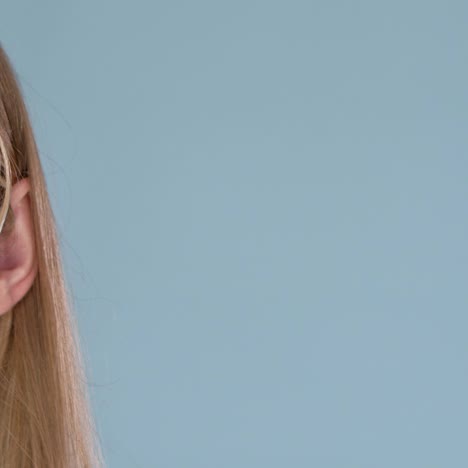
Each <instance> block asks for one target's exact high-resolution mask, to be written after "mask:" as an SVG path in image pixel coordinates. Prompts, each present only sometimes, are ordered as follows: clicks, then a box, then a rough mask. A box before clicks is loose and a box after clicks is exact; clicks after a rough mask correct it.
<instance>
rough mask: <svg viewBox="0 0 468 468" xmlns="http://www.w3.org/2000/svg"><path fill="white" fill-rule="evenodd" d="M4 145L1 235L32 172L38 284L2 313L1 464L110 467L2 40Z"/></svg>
mask: <svg viewBox="0 0 468 468" xmlns="http://www.w3.org/2000/svg"><path fill="white" fill-rule="evenodd" d="M0 153H1V154H0V226H1V228H2V229H1V232H0V240H2V238H7V237H8V234H9V233H10V232H11V229H12V227H13V226H14V223H15V219H14V215H13V211H12V210H11V207H10V192H11V187H12V185H13V184H14V183H15V182H17V181H18V180H20V179H22V178H24V177H28V178H29V180H30V184H31V190H30V193H29V196H30V202H31V217H32V223H33V230H34V237H35V248H36V254H37V260H38V273H37V276H36V277H35V279H34V282H33V284H32V287H31V288H30V289H29V290H28V292H27V293H26V294H25V295H24V296H23V297H22V299H21V300H20V301H19V302H17V303H16V304H15V305H14V306H13V307H12V308H11V310H9V311H7V312H6V313H4V314H2V315H1V316H0V467H2V468H26V467H28V468H32V467H34V468H69V467H70V468H75V467H76V468H83V467H89V468H94V467H103V466H104V463H103V459H102V453H101V450H100V447H99V444H98V436H97V433H96V428H95V426H94V422H93V418H92V412H91V405H90V401H89V396H88V393H87V385H86V373H85V368H84V365H83V359H82V356H81V353H80V347H79V339H78V331H77V330H78V328H77V324H76V322H75V319H74V316H73V314H72V310H71V309H72V308H71V303H72V301H71V295H70V292H69V290H68V289H67V285H66V282H65V276H64V272H63V266H62V258H61V252H60V246H59V242H58V236H57V228H56V220H55V218H54V213H53V211H52V208H51V204H50V200H49V196H48V190H47V185H46V180H45V177H44V173H43V169H42V166H41V162H40V159H39V153H38V148H37V145H36V141H35V138H34V134H33V130H32V126H31V122H30V119H29V116H28V112H27V108H26V105H25V102H24V99H23V96H22V90H21V88H20V85H19V80H18V79H17V76H16V73H15V71H14V69H13V67H12V66H11V63H10V61H9V58H8V56H7V54H6V53H5V51H4V50H3V48H2V46H1V45H0ZM5 236H6V237H5ZM1 255H2V252H1V251H0V257H1Z"/></svg>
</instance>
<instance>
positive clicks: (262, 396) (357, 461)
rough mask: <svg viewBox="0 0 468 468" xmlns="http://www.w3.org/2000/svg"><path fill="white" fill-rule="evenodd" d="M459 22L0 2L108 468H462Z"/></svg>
mask: <svg viewBox="0 0 468 468" xmlns="http://www.w3.org/2000/svg"><path fill="white" fill-rule="evenodd" d="M467 15H468V4H467V3H466V2H462V1H438V2H435V1H407V0H405V1H403V0H398V1H386V2H380V1H354V2H351V1H320V2H319V1H309V2H306V1H302V2H300V1H288V2H286V1H283V2H278V1H258V0H249V1H244V0H241V1H239V0H237V1H231V2H214V1H211V2H210V1H198V2H190V1H165V2H161V1H156V2H142V1H136V2H111V1H101V2H96V1H89V0H87V1H79V2H78V1H76V2H59V1H48V2H36V1H34V2H33V1H28V2H26V1H16V2H14V3H13V2H11V3H10V4H8V5H3V7H2V15H1V18H0V26H1V31H2V37H1V41H2V43H3V45H4V47H5V49H6V50H7V52H8V53H9V55H10V57H11V59H12V61H13V62H14V64H15V67H16V69H17V71H18V73H19V75H20V78H21V81H22V85H23V88H24V91H25V95H26V97H27V100H28V105H29V107H30V110H31V117H32V119H33V123H34V127H35V130H36V134H37V139H38V143H39V145H40V149H41V157H42V160H43V164H44V168H45V170H46V173H47V178H48V182H49V186H50V194H51V197H52V200H53V204H54V207H55V209H56V213H57V221H58V224H59V227H60V232H61V239H62V242H63V251H64V256H65V260H66V270H67V276H68V278H69V281H70V283H71V288H72V290H73V297H74V301H75V307H76V314H77V317H78V320H79V324H80V331H81V334H82V343H83V352H84V354H85V356H86V360H87V362H88V365H89V380H90V390H91V393H92V402H93V408H94V410H95V415H96V420H97V425H98V428H99V431H100V435H101V440H102V444H103V448H104V453H105V456H106V460H107V463H108V466H110V467H115V468H129V467H164V468H179V467H180V468H182V467H190V468H192V467H193V468H195V467H196V468H220V467H223V468H239V467H242V468H254V467H268V468H273V467H301V468H302V467H320V468H322V467H323V468H328V467H330V468H332V467H333V468H335V467H336V468H380V467H381V468H387V467H388V468H395V467H399V468H417V467H421V468H445V467H450V468H458V467H460V468H461V467H466V466H468V445H467V440H468V402H467V399H468V341H467V335H468V315H467V314H468V287H467V281H468V183H467V171H468V154H467V152H468V132H467V124H468V113H467V112H468V107H467V106H468V49H467V46H468V32H467V31H468V29H467V18H468V17H467Z"/></svg>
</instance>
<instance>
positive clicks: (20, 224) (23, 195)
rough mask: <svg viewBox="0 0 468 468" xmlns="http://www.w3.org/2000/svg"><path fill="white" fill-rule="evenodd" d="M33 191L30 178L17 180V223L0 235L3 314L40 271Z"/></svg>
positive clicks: (0, 304)
mask: <svg viewBox="0 0 468 468" xmlns="http://www.w3.org/2000/svg"><path fill="white" fill-rule="evenodd" d="M30 190H31V186H30V182H29V179H28V178H24V179H21V180H20V181H18V182H16V183H15V184H14V185H13V186H12V189H11V201H10V206H11V208H12V210H13V212H14V218H15V225H14V228H13V231H12V232H11V234H9V235H8V237H5V235H0V315H2V314H4V313H5V312H8V311H9V310H10V309H11V308H12V307H13V306H14V305H15V304H16V303H17V302H19V301H20V300H21V299H22V298H23V297H24V295H25V294H26V293H27V292H28V291H29V289H30V288H31V286H32V284H33V282H34V279H35V277H36V275H37V272H38V263H37V256H36V249H35V242H34V229H33V222H32V217H31V205H30V203H31V201H30V195H29V193H30Z"/></svg>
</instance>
